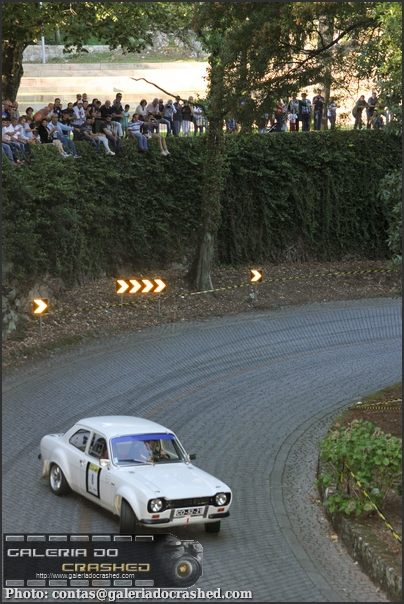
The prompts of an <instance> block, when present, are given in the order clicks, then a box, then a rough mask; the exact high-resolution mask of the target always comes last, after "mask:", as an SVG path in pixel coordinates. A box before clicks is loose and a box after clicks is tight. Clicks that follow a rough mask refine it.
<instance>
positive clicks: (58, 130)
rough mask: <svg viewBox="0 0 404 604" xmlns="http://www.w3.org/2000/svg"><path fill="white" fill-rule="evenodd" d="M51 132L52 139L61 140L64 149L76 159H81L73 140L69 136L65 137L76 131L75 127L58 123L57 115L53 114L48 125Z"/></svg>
mask: <svg viewBox="0 0 404 604" xmlns="http://www.w3.org/2000/svg"><path fill="white" fill-rule="evenodd" d="M47 128H48V130H49V136H50V138H55V139H57V140H60V142H61V143H62V145H63V147H64V148H65V149H66V148H67V149H68V151H69V152H70V153H71V154H72V155H73V157H74V158H76V159H79V158H80V157H81V156H80V155H78V153H77V151H76V147H75V146H74V143H73V141H72V140H70V138H69V136H65V134H64V133H65V132H72V131H74V130H75V128H73V126H67V124H62V123H61V122H59V121H58V116H57V114H52V117H51V121H50V122H49V124H48V125H47Z"/></svg>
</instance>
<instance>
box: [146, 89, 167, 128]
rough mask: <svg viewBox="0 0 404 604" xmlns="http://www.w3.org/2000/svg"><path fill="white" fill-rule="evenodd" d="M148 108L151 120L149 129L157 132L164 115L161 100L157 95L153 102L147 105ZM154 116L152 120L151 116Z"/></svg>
mask: <svg viewBox="0 0 404 604" xmlns="http://www.w3.org/2000/svg"><path fill="white" fill-rule="evenodd" d="M146 110H147V120H148V121H149V123H150V125H149V131H150V132H152V133H153V132H154V131H156V132H157V134H158V132H159V125H160V124H159V120H160V119H161V118H162V117H163V116H162V114H161V111H160V107H159V100H158V98H157V97H155V98H154V99H153V101H152V102H151V103H149V104H148V105H147V107H146ZM151 117H152V118H154V119H153V120H150V118H151Z"/></svg>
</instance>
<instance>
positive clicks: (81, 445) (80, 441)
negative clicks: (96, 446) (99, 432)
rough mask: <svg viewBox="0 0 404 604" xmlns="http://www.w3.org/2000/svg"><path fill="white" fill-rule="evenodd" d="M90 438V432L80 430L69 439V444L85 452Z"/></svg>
mask: <svg viewBox="0 0 404 604" xmlns="http://www.w3.org/2000/svg"><path fill="white" fill-rule="evenodd" d="M89 436H90V430H83V429H81V430H78V431H77V432H75V433H74V434H73V436H71V437H70V438H69V443H70V444H71V445H73V447H76V448H77V449H80V451H83V452H84V451H85V448H86V444H87V441H88V438H89Z"/></svg>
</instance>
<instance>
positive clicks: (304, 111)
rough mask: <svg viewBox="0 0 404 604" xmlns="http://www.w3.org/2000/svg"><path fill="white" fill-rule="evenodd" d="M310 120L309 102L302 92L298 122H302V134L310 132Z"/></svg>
mask: <svg viewBox="0 0 404 604" xmlns="http://www.w3.org/2000/svg"><path fill="white" fill-rule="evenodd" d="M310 118H311V101H310V99H308V98H307V94H306V93H305V92H302V100H301V101H300V110H299V120H300V121H301V122H302V130H303V132H309V131H310Z"/></svg>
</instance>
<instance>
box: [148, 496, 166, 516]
mask: <svg viewBox="0 0 404 604" xmlns="http://www.w3.org/2000/svg"><path fill="white" fill-rule="evenodd" d="M148 508H149V512H153V513H156V512H161V510H162V509H163V508H164V501H163V500H162V499H151V500H150V501H149V505H148Z"/></svg>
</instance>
